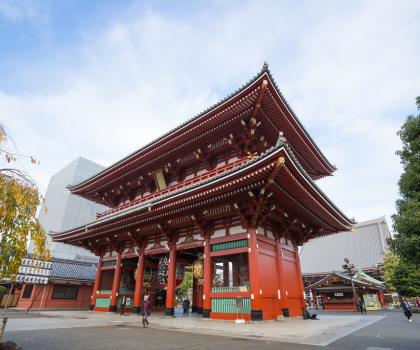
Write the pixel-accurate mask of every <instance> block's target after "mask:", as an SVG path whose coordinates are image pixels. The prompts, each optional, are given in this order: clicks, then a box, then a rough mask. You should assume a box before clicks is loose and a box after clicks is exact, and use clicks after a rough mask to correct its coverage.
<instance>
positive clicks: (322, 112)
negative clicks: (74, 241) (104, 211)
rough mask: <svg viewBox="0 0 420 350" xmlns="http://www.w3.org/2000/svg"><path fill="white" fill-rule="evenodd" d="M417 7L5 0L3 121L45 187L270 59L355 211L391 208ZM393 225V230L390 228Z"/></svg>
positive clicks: (413, 81)
mask: <svg viewBox="0 0 420 350" xmlns="http://www.w3.org/2000/svg"><path fill="white" fill-rule="evenodd" d="M418 18H420V2H419V1H417V0H412V1H404V0H399V1H387V0H380V1H375V0H369V1H357V0H356V1H326V0H314V1H310V0H307V1H264V0H259V1H228V0H223V1H206V2H203V1H200V2H199V1H178V2H174V1H128V0H126V1H124V0H119V1H111V0H89V1H84V0H61V1H52V0H45V1H42V0H0V122H1V123H2V124H4V125H5V126H6V127H7V130H8V132H9V134H10V135H11V136H12V138H13V140H14V142H15V144H16V146H17V147H18V150H19V152H20V153H21V154H23V155H29V156H33V157H36V159H38V160H40V164H39V165H32V164H31V163H30V162H29V161H26V160H25V159H23V160H22V164H23V166H24V167H25V169H26V171H28V172H29V173H31V174H32V175H33V176H34V177H35V178H36V179H37V180H38V182H39V184H40V186H41V189H42V191H44V192H45V190H46V188H47V186H48V182H49V179H50V177H51V176H52V175H54V174H55V173H57V172H58V171H59V170H60V169H62V168H63V167H64V166H66V165H67V164H68V163H70V162H71V161H73V160H74V159H76V158H77V157H79V156H83V157H85V158H88V159H91V160H93V161H95V162H97V163H100V164H102V165H104V166H109V165H111V164H113V163H114V162H115V161H117V160H119V159H121V158H123V157H124V156H126V155H128V154H129V153H131V152H133V151H135V150H136V149H138V148H140V147H141V146H143V145H145V144H146V143H148V142H150V141H152V140H153V139H155V138H157V137H158V136H160V135H161V134H164V133H165V132H167V131H169V130H170V129H172V128H174V127H176V126H178V125H179V124H181V123H182V122H184V121H185V120H187V119H190V118H191V117H193V116H195V115H197V114H198V113H200V112H202V111H203V110H205V109H206V108H208V107H209V106H211V105H213V104H214V103H216V102H217V101H219V100H221V99H223V98H224V97H225V96H227V95H229V94H230V93H232V92H234V91H235V90H236V89H238V88H240V87H242V85H243V84H245V83H246V82H247V81H249V80H250V79H251V78H252V77H253V76H255V75H256V74H257V73H258V72H259V71H260V70H261V68H262V66H263V64H264V61H267V62H268V64H269V68H270V71H271V73H272V75H273V77H274V79H275V81H276V82H277V84H278V86H279V87H280V90H281V91H282V93H283V94H284V96H285V97H286V99H287V101H288V102H289V104H290V105H291V107H292V108H293V110H294V111H295V113H296V114H297V115H298V117H299V119H300V120H301V122H302V123H303V125H304V126H305V127H306V129H307V130H308V132H309V133H310V135H311V136H312V137H313V139H314V140H315V142H316V143H317V145H318V146H319V147H320V149H321V150H322V152H323V153H324V155H325V156H326V157H327V158H328V159H329V161H330V162H331V163H332V164H335V165H336V166H337V168H338V170H337V171H336V172H335V176H334V177H328V178H325V179H322V180H319V181H318V185H319V186H320V187H321V188H322V189H323V191H324V192H325V193H326V194H327V195H328V196H329V198H330V199H331V200H332V201H333V202H335V203H336V204H337V206H338V207H339V208H340V209H341V210H342V211H343V212H344V213H345V214H346V215H347V216H348V217H355V218H356V220H357V221H359V222H360V221H365V220H370V219H374V218H378V217H381V216H384V215H385V216H386V219H387V222H388V224H389V225H390V226H391V223H392V221H391V218H390V216H391V215H392V214H393V213H395V200H396V199H397V198H398V196H399V194H398V186H397V182H398V179H399V177H400V174H401V172H402V167H401V165H400V163H399V158H398V157H397V156H396V155H395V151H396V150H398V149H400V148H401V142H400V140H399V138H398V136H397V135H396V133H397V131H398V130H399V129H400V127H401V125H402V124H403V123H404V121H405V119H406V117H407V116H408V115H412V114H416V113H417V110H416V105H415V97H416V96H419V95H420V45H419V33H420V21H419V20H418ZM390 228H391V227H390Z"/></svg>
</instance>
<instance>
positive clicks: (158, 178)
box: [153, 169, 167, 191]
mask: <svg viewBox="0 0 420 350" xmlns="http://www.w3.org/2000/svg"><path fill="white" fill-rule="evenodd" d="M153 176H154V178H155V183H156V187H157V189H158V190H159V191H160V190H164V189H165V188H166V187H167V186H166V181H165V178H164V176H163V172H162V169H159V170H157V171H155V172H154V173H153Z"/></svg>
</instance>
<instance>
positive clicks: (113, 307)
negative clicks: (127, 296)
mask: <svg viewBox="0 0 420 350" xmlns="http://www.w3.org/2000/svg"><path fill="white" fill-rule="evenodd" d="M121 265H122V256H121V252H120V251H118V259H117V265H115V274H114V283H113V284H112V294H111V302H110V303H109V312H117V301H118V292H119V289H120V282H121V270H122V266H121Z"/></svg>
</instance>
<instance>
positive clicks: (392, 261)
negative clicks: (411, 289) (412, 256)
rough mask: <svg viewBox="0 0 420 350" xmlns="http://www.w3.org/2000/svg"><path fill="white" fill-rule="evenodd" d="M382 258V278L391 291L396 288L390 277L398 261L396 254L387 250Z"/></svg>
mask: <svg viewBox="0 0 420 350" xmlns="http://www.w3.org/2000/svg"><path fill="white" fill-rule="evenodd" d="M383 260H384V267H383V268H382V271H383V273H384V276H383V280H384V282H385V283H386V285H387V287H388V289H389V290H390V291H392V292H395V291H396V289H395V287H394V286H393V285H392V282H391V277H392V275H393V273H394V268H395V266H397V265H398V262H399V259H398V256H396V255H395V254H394V253H392V252H388V253H385V254H384V256H383Z"/></svg>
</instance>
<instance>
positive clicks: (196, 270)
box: [192, 253, 216, 284]
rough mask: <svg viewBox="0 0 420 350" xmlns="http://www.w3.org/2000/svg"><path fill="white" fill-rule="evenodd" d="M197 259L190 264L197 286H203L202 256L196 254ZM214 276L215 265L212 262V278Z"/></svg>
mask: <svg viewBox="0 0 420 350" xmlns="http://www.w3.org/2000/svg"><path fill="white" fill-rule="evenodd" d="M197 257H198V259H197V260H195V261H194V262H193V264H192V270H193V276H194V277H195V278H196V279H197V280H198V284H203V278H204V260H203V259H204V254H202V253H198V254H197ZM215 275H216V264H215V263H214V261H213V276H212V278H214V276H215Z"/></svg>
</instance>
